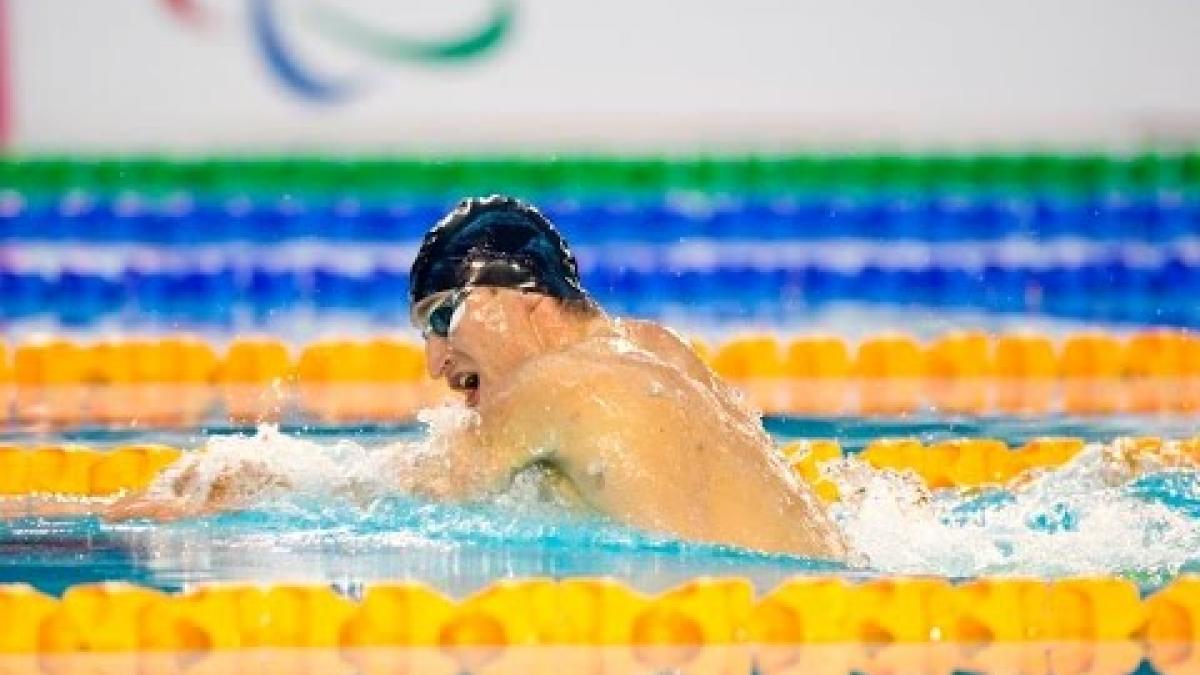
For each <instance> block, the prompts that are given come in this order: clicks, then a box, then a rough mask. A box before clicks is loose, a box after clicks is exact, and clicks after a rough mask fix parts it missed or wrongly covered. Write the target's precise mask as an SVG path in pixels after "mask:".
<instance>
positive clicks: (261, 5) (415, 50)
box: [161, 0, 516, 103]
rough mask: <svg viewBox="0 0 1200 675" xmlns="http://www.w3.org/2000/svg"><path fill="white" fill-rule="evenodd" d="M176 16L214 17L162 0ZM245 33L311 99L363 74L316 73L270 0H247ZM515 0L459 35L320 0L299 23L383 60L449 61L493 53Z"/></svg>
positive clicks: (207, 20) (335, 92)
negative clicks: (372, 17) (408, 30)
mask: <svg viewBox="0 0 1200 675" xmlns="http://www.w3.org/2000/svg"><path fill="white" fill-rule="evenodd" d="M161 2H162V3H163V5H164V6H165V7H166V9H168V10H169V11H170V12H171V13H172V14H173V15H174V16H175V17H177V18H178V19H180V20H181V21H183V22H184V23H186V24H188V25H189V26H192V27H196V28H202V27H204V26H207V25H211V24H213V22H214V20H215V17H214V15H213V14H212V13H211V11H210V10H209V9H208V8H207V6H205V5H203V4H202V3H200V2H198V0H161ZM246 8H247V18H248V22H249V30H250V35H251V36H252V38H253V40H254V43H255V47H256V49H257V51H258V53H259V54H260V55H261V56H262V58H263V61H264V63H265V64H266V66H267V68H268V70H269V71H270V73H271V74H272V75H273V76H274V77H275V79H276V80H278V81H279V83H280V84H282V85H283V86H284V87H286V88H287V89H288V90H290V91H291V92H293V93H294V94H296V95H297V96H299V97H301V98H303V99H305V100H309V101H315V102H323V103H328V102H335V101H339V100H343V99H345V98H347V97H348V96H351V95H352V94H354V93H355V92H357V91H359V90H361V89H362V86H363V84H364V82H363V81H362V78H357V77H354V76H352V75H345V74H342V75H334V74H329V73H325V72H320V71H319V70H318V69H317V68H314V67H313V65H312V64H311V63H309V62H307V61H306V59H305V57H304V55H302V54H301V53H299V50H297V49H296V48H295V46H294V45H293V44H292V42H291V41H290V40H289V39H288V38H289V36H288V35H286V34H285V32H284V30H283V29H282V27H281V22H280V21H279V16H278V14H277V7H276V2H275V0H247V3H246ZM515 13H516V7H515V0H493V2H492V3H491V5H490V7H489V9H488V12H487V14H486V16H485V17H484V18H483V20H482V21H481V22H480V23H479V24H478V25H476V26H474V27H472V28H471V29H468V30H467V31H465V32H463V33H462V34H460V35H456V36H453V37H449V38H440V39H424V38H420V37H412V36H408V35H401V34H398V33H394V32H390V31H387V30H383V29H380V28H377V27H375V26H373V25H371V24H369V23H367V22H364V21H362V20H360V19H358V18H356V17H354V16H352V15H350V14H348V13H346V12H344V11H342V10H340V9H334V8H332V7H330V6H328V5H325V4H321V3H311V4H308V5H306V11H305V13H304V15H303V16H302V21H300V22H299V25H302V26H303V27H304V28H305V29H306V30H309V31H312V32H313V33H315V35H316V36H317V37H319V38H320V39H322V40H324V41H325V42H327V43H329V44H330V45H333V46H337V47H341V48H343V49H346V50H348V51H350V52H353V53H356V54H358V55H359V56H360V57H362V58H366V59H371V60H374V61H377V62H382V63H393V64H396V63H417V64H454V63H463V62H469V61H473V60H476V59H478V58H480V57H482V56H486V55H487V54H489V53H491V52H493V51H494V50H495V49H496V48H497V47H498V46H500V45H501V44H502V43H503V42H504V41H505V40H506V39H507V37H508V36H509V34H510V33H511V32H512V26H513V19H514V15H515Z"/></svg>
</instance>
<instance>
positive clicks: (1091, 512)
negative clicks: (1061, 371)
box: [152, 406, 1200, 577]
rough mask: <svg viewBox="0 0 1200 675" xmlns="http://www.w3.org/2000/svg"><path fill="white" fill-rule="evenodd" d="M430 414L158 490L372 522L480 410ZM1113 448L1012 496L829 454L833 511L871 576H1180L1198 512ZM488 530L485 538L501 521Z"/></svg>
mask: <svg viewBox="0 0 1200 675" xmlns="http://www.w3.org/2000/svg"><path fill="white" fill-rule="evenodd" d="M420 419H421V421H422V422H424V423H425V424H426V425H428V427H429V433H428V434H427V436H426V438H424V439H423V440H422V441H420V442H408V443H394V444H389V445H382V446H376V447H371V446H365V445H362V444H360V443H357V442H354V441H349V440H340V441H337V442H334V443H328V444H323V443H318V442H315V441H312V440H306V439H302V438H298V437H296V436H292V435H288V434H284V433H281V432H280V431H279V429H278V428H277V427H274V426H270V425H264V426H262V427H260V428H259V429H258V431H257V433H255V434H254V435H253V436H228V437H213V438H211V439H210V440H209V442H208V444H207V447H206V449H205V451H204V452H198V453H195V454H193V455H190V456H188V457H186V458H185V459H184V460H182V461H180V462H178V463H177V464H176V465H174V466H172V467H171V468H170V469H169V470H168V471H167V472H166V473H165V474H164V476H163V477H162V478H161V479H160V480H159V481H157V482H156V483H155V485H154V486H153V487H152V491H157V492H160V493H163V492H172V491H173V489H174V488H173V486H175V485H176V484H177V483H179V482H180V481H179V479H180V477H181V476H182V475H183V474H184V473H185V472H189V471H190V472H192V473H193V476H192V477H191V478H190V479H189V480H187V481H184V483H185V485H184V487H185V494H184V495H183V496H185V497H189V498H191V499H194V500H197V501H200V500H203V499H204V498H205V496H206V495H208V494H209V492H210V490H211V488H212V485H213V484H214V482H215V481H216V480H217V479H218V478H219V477H220V476H222V475H226V474H235V475H239V476H241V475H249V476H251V479H248V480H245V481H242V482H240V483H238V484H237V485H238V487H237V490H238V493H239V494H238V497H239V503H240V504H244V505H246V506H254V507H266V508H272V507H273V506H276V505H287V506H288V507H292V506H294V505H295V504H296V503H297V502H296V500H294V498H295V497H297V496H299V497H303V498H304V499H303V500H300V501H304V502H305V503H310V504H311V503H312V502H313V500H314V499H315V501H316V503H317V504H320V503H322V502H324V503H328V501H329V500H337V501H345V500H346V499H347V498H349V499H350V500H351V501H352V502H353V503H355V504H357V505H358V506H360V507H363V509H364V511H365V514H364V517H366V516H369V513H370V511H371V509H372V504H373V503H375V501H376V500H377V499H379V498H381V497H386V496H390V495H394V494H396V491H397V488H396V485H397V480H396V477H397V476H400V475H403V473H402V472H403V471H404V470H405V468H404V467H405V464H406V463H409V462H416V461H419V460H422V459H428V455H429V454H430V453H435V454H436V453H441V452H442V451H443V450H442V446H441V443H443V442H444V439H446V438H448V437H449V436H450V434H452V433H455V432H457V431H460V430H462V429H463V428H465V427H466V426H469V425H472V424H475V423H477V415H476V414H475V412H474V411H472V410H469V409H467V408H463V407H460V406H446V407H442V408H436V409H433V410H428V411H424V412H422V413H421V416H420ZM1105 450H1106V448H1105V446H1103V445H1099V444H1093V445H1089V446H1088V447H1087V448H1085V450H1084V451H1083V452H1081V453H1080V455H1079V456H1078V457H1077V458H1076V459H1075V460H1074V461H1072V462H1071V463H1069V464H1067V465H1066V466H1063V467H1061V468H1060V469H1058V470H1055V471H1051V472H1047V473H1044V474H1042V475H1041V476H1038V477H1036V478H1034V479H1033V480H1031V481H1028V482H1027V483H1026V484H1024V485H1023V486H1021V487H1020V488H1019V489H1017V490H1015V492H1013V493H1012V494H1011V496H1009V497H999V496H998V495H995V494H992V495H990V496H989V495H986V494H984V495H980V494H973V495H971V494H960V493H954V492H950V491H937V492H930V491H929V490H927V489H925V487H924V486H923V485H922V484H921V482H920V481H919V480H917V479H916V478H915V476H913V475H912V474H907V475H906V474H899V473H895V472H891V471H879V470H875V469H872V468H870V467H868V466H867V465H865V464H863V463H862V462H859V461H857V460H855V459H844V460H840V461H838V462H832V463H830V464H827V465H826V466H825V467H824V471H825V472H826V475H827V476H828V477H829V478H830V479H831V480H833V481H835V482H836V483H837V484H838V486H839V488H840V490H841V493H842V495H843V501H842V502H841V503H839V504H836V505H834V507H833V513H834V517H835V519H836V521H837V522H838V524H839V526H840V527H841V528H842V530H843V532H844V533H845V536H846V538H847V540H848V541H849V543H850V545H851V547H852V549H853V552H854V553H853V555H852V558H851V559H852V560H854V561H855V564H861V565H862V566H864V567H867V568H868V569H870V570H872V571H877V572H883V573H905V574H935V575H946V576H964V577H966V576H976V575H981V574H995V573H1010V574H1027V575H1034V576H1039V577H1053V576H1061V575H1069V574H1086V573H1110V574H1112V573H1116V574H1141V575H1173V574H1176V573H1178V571H1179V569H1180V567H1181V566H1182V565H1184V563H1186V562H1188V561H1189V560H1190V559H1191V558H1193V557H1194V556H1195V554H1196V552H1197V551H1200V520H1197V519H1194V518H1191V517H1189V516H1187V515H1186V514H1184V513H1181V512H1179V511H1177V510H1173V509H1171V508H1169V507H1167V506H1165V505H1163V504H1160V503H1157V502H1154V501H1149V500H1146V499H1144V498H1140V497H1139V496H1137V495H1136V494H1135V493H1134V492H1133V491H1131V490H1130V489H1129V488H1130V481H1131V480H1132V479H1133V475H1134V472H1125V471H1120V470H1114V465H1113V463H1112V462H1111V461H1107V460H1106V456H1105ZM397 472H400V473H397ZM255 475H259V476H261V475H271V476H276V477H278V480H269V481H267V480H256V479H254V478H253V477H254V476H255ZM542 478H543V477H542V476H539V475H538V474H537V472H535V471H530V472H525V473H524V474H522V475H520V476H518V478H517V480H515V481H514V485H513V487H512V488H511V489H510V490H509V491H508V492H507V493H506V494H504V495H502V496H501V497H500V498H499V499H498V503H499V505H500V506H501V507H502V511H503V512H504V513H505V514H507V515H506V516H505V517H506V518H518V519H520V518H522V517H523V516H522V514H536V513H541V514H545V513H547V512H548V511H549V512H557V511H562V510H564V509H569V508H570V504H569V503H567V502H562V501H560V500H558V499H557V498H555V494H554V492H553V491H552V490H549V488H548V487H547V485H546V484H545V483H544V481H543V480H542ZM548 495H549V497H550V498H548ZM339 512H340V511H339ZM472 517H474V518H482V517H483V516H480V515H478V514H476V515H474V516H472ZM484 521H486V518H484ZM1035 523H1036V524H1037V525H1036V526H1035V525H1034V524H1035ZM477 525H478V527H479V528H481V529H480V531H481V533H484V532H485V531H487V530H489V529H493V528H494V527H495V526H496V525H497V524H496V523H491V522H483V521H481V522H479V523H477ZM464 527H467V526H466V525H464ZM470 527H474V526H470ZM468 529H470V528H469V527H468Z"/></svg>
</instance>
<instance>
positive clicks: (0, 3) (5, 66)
mask: <svg viewBox="0 0 1200 675" xmlns="http://www.w3.org/2000/svg"><path fill="white" fill-rule="evenodd" d="M8 31H9V22H8V2H7V1H6V0H0V148H7V147H8V144H9V142H10V141H11V140H12V54H11V50H12V41H11V40H9V32H8Z"/></svg>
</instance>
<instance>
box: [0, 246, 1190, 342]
mask: <svg viewBox="0 0 1200 675" xmlns="http://www.w3.org/2000/svg"><path fill="white" fill-rule="evenodd" d="M584 282H585V286H586V287H587V288H589V289H590V290H591V292H592V293H594V294H595V295H596V296H597V298H598V299H599V300H600V301H601V302H603V303H605V304H607V305H610V306H612V307H613V308H614V309H615V310H617V311H623V312H630V313H634V314H641V315H656V314H658V313H659V312H660V311H662V310H663V308H665V307H670V306H685V305H686V307H687V308H688V310H689V311H690V312H693V313H695V314H697V315H698V316H703V315H705V313H706V312H710V313H716V314H719V315H722V314H728V315H729V316H731V317H736V316H745V315H746V314H747V313H755V312H757V311H758V310H757V309H755V308H760V309H762V311H766V312H768V313H769V312H772V311H784V310H786V309H788V308H792V309H794V308H796V307H803V306H810V305H819V304H823V303H830V302H843V301H853V302H868V303H880V304H887V305H898V306H904V305H923V306H931V307H950V308H963V309H978V310H987V311H1001V312H1035V313H1038V312H1044V313H1049V314H1054V315H1061V316H1072V317H1076V318H1087V319H1096V320H1114V321H1115V320H1121V321H1142V322H1146V323H1165V324H1170V325H1188V326H1193V325H1200V303H1196V302H1195V301H1194V299H1195V298H1196V297H1200V263H1196V264H1193V263H1189V262H1188V261H1186V260H1183V259H1181V258H1172V259H1169V260H1167V261H1166V262H1165V264H1162V265H1158V266H1155V267H1149V268H1140V267H1136V266H1131V265H1129V264H1127V263H1125V262H1123V261H1121V260H1109V261H1104V262H1097V263H1094V264H1089V265H1084V266H1080V267H1070V268H1065V267H1052V268H1034V267H1028V266H1017V267H1006V266H1001V265H996V264H991V265H987V266H985V267H983V268H981V269H976V270H970V269H963V268H956V267H945V266H932V267H926V268H918V269H901V268H889V267H884V266H879V265H868V266H866V267H863V268H862V269H858V270H851V271H847V270H839V269H835V268H830V267H822V266H803V267H795V268H750V267H739V268H731V267H720V268H714V269H674V270H673V269H655V270H652V271H639V270H636V269H631V268H623V267H620V266H603V267H598V268H595V269H593V270H590V271H589V272H588V273H586V274H585V275H584ZM407 293H408V277H407V273H406V272H405V271H404V270H396V269H386V268H379V269H375V270H373V271H371V272H370V273H367V274H361V275H353V274H347V273H344V272H340V271H337V270H333V269H328V268H317V269H311V270H272V269H269V268H266V267H249V268H223V269H214V270H210V271H187V272H170V273H163V272H146V271H138V270H129V271H127V272H125V273H124V274H121V275H119V276H98V275H92V274H85V273H81V272H77V271H70V270H67V271H64V272H62V273H61V274H59V275H57V276H55V277H50V278H47V277H44V276H41V275H37V274H30V273H25V272H17V271H13V270H8V269H4V268H0V300H2V301H0V319H6V320H20V319H25V318H29V317H35V316H54V317H57V318H58V319H59V320H60V321H62V322H63V323H66V324H68V325H81V326H82V325H89V324H92V323H94V322H96V321H98V320H101V319H103V318H106V317H112V318H119V319H121V320H122V321H125V320H128V321H130V322H133V323H137V322H139V321H142V320H146V319H150V320H157V321H168V322H170V321H175V322H182V323H197V324H219V325H224V324H227V323H229V322H231V321H234V320H236V319H237V318H238V317H243V318H245V317H250V318H263V317H269V316H271V315H273V314H277V313H280V312H288V311H292V310H296V309H301V310H311V311H315V312H339V311H342V312H354V313H358V314H367V315H371V316H378V317H385V318H391V319H395V320H401V321H402V320H403V318H404V316H405V314H406V312H407Z"/></svg>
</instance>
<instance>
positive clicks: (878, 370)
mask: <svg viewBox="0 0 1200 675" xmlns="http://www.w3.org/2000/svg"><path fill="white" fill-rule="evenodd" d="M854 374H855V376H856V377H858V379H859V382H860V383H859V390H858V391H859V401H858V409H859V411H860V412H861V413H862V414H864V415H904V414H908V413H912V412H914V411H916V409H917V407H918V406H919V405H920V404H921V383H922V381H923V378H924V377H925V354H924V352H923V351H922V350H921V346H920V345H919V344H918V343H917V341H916V340H915V339H913V338H912V337H909V336H907V335H903V334H899V333H896V334H890V333H889V334H883V335H877V336H874V337H870V338H867V339H866V340H863V342H862V343H861V344H859V346H858V352H857V354H856V355H855V359H854Z"/></svg>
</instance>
